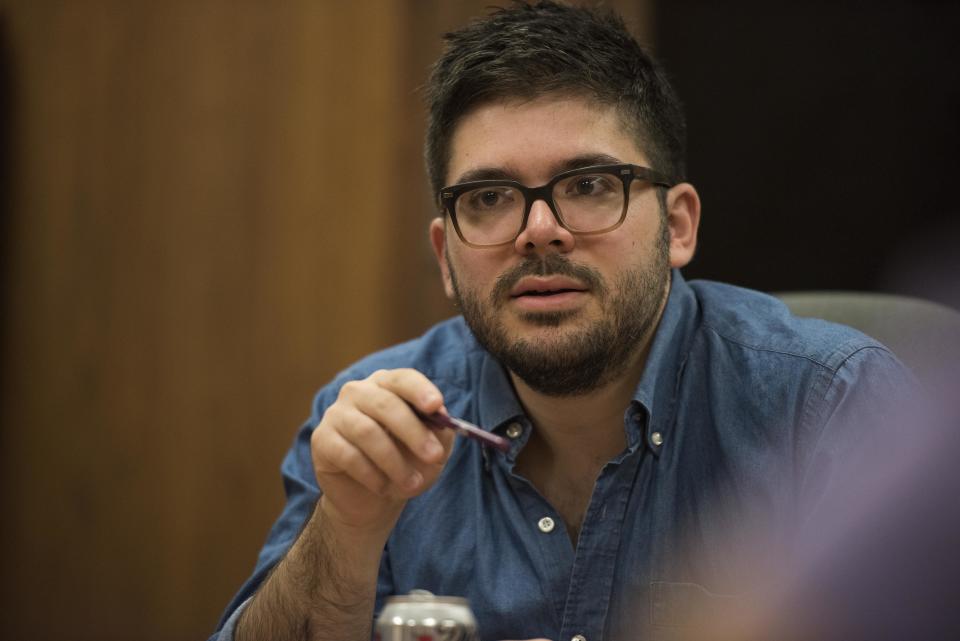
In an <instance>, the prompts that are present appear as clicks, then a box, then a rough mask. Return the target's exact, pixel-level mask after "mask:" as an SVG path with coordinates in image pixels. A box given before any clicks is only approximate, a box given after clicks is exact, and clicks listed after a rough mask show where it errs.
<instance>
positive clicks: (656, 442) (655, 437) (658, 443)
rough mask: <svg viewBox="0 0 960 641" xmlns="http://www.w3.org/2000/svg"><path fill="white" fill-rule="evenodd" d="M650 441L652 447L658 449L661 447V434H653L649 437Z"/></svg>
mask: <svg viewBox="0 0 960 641" xmlns="http://www.w3.org/2000/svg"><path fill="white" fill-rule="evenodd" d="M650 440H651V441H653V444H654V445H656V446H657V447H660V446H661V445H663V434H661V433H660V432H654V433H653V434H651V435H650Z"/></svg>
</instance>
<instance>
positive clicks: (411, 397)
mask: <svg viewBox="0 0 960 641" xmlns="http://www.w3.org/2000/svg"><path fill="white" fill-rule="evenodd" d="M370 380H371V381H373V382H374V383H376V384H377V385H379V386H380V387H382V388H384V389H386V390H389V391H390V392H393V393H394V394H396V395H397V396H399V397H400V398H402V399H403V400H405V401H406V402H407V403H409V404H410V405H412V406H413V407H414V408H415V409H417V410H419V411H420V412H422V413H424V414H433V413H434V412H437V411H439V410H440V408H442V407H443V394H442V393H441V392H440V390H439V389H438V388H437V386H436V385H434V384H433V381H431V380H430V379H429V378H427V377H426V376H425V375H424V374H423V372H420V371H417V370H415V369H409V368H405V369H391V370H379V371H376V372H374V373H373V374H371V375H370Z"/></svg>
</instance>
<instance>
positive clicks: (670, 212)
mask: <svg viewBox="0 0 960 641" xmlns="http://www.w3.org/2000/svg"><path fill="white" fill-rule="evenodd" d="M667 226H668V227H669V229H670V266H671V267H684V266H685V265H687V263H689V262H690V261H691V260H693V254H694V253H695V252H696V250H697V230H698V229H699V228H700V196H699V195H698V194H697V190H696V189H694V187H693V185H691V184H690V183H680V184H679V185H674V186H673V187H671V188H670V190H669V191H668V192H667Z"/></svg>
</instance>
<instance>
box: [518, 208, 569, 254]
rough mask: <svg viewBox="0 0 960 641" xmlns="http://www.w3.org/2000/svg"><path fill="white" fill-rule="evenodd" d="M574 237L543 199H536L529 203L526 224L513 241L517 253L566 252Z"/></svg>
mask: <svg viewBox="0 0 960 641" xmlns="http://www.w3.org/2000/svg"><path fill="white" fill-rule="evenodd" d="M574 243H575V237H574V235H573V234H572V233H570V231H569V230H567V229H565V228H564V227H563V226H562V225H561V224H560V220H559V219H558V218H557V216H556V214H554V212H553V210H552V209H550V205H548V204H547V202H546V201H545V200H542V199H537V200H535V201H533V203H532V204H531V205H530V213H529V214H528V215H527V224H526V226H525V227H524V228H523V231H521V232H520V235H519V236H517V239H516V240H515V241H514V246H515V248H516V250H517V252H518V253H521V254H532V253H537V252H541V253H546V252H548V251H555V252H558V253H561V254H562V253H566V252H569V251H570V250H572V249H573V246H574Z"/></svg>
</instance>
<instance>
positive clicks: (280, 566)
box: [220, 2, 909, 641]
mask: <svg viewBox="0 0 960 641" xmlns="http://www.w3.org/2000/svg"><path fill="white" fill-rule="evenodd" d="M447 38H448V48H447V50H446V52H445V53H444V55H443V57H442V58H441V59H440V60H439V61H438V62H437V64H436V65H435V67H434V71H433V74H432V77H431V80H430V85H429V92H428V98H429V103H430V125H429V131H428V134H427V145H426V150H427V163H428V170H429V173H430V179H431V181H432V185H433V188H434V190H435V192H436V193H437V197H438V203H439V205H440V207H441V209H442V211H441V215H440V217H438V218H436V219H435V220H433V221H432V223H431V224H430V229H429V234H430V240H431V242H432V245H433V249H434V251H435V253H436V256H437V260H438V263H439V265H440V271H441V273H442V277H443V283H444V287H445V289H446V293H447V295H448V296H451V297H452V298H453V299H454V300H455V301H456V302H457V304H458V305H459V307H460V309H461V310H462V312H463V317H462V318H456V319H452V320H450V321H447V322H444V323H441V324H440V325H438V326H436V327H434V328H432V329H431V330H430V331H428V332H427V333H426V334H425V335H424V336H422V337H421V338H419V339H417V340H414V341H412V342H410V343H406V344H404V345H400V346H397V347H394V348H392V349H388V350H386V351H384V352H381V353H379V354H375V355H373V356H370V357H368V358H367V359H365V360H363V361H361V362H360V363H358V364H356V365H354V366H352V367H351V368H349V369H347V370H346V371H345V372H343V373H342V374H340V375H339V376H338V377H337V378H336V380H335V381H333V382H332V383H331V384H330V385H328V386H327V387H325V388H324V389H322V390H321V391H320V393H319V394H318V396H317V397H316V400H315V403H314V408H313V415H312V417H311V419H310V420H309V421H308V422H307V424H306V425H305V426H304V427H303V428H302V430H301V431H300V433H299V436H298V438H297V440H296V442H295V444H294V446H293V448H292V450H291V451H290V453H289V454H288V456H287V457H286V459H285V460H284V463H283V473H284V480H285V487H286V490H287V496H288V502H287V506H286V508H285V510H284V512H283V514H282V515H281V517H280V519H279V520H278V521H277V523H276V525H275V526H274V528H273V530H272V532H271V533H270V537H269V539H268V541H267V543H266V545H265V546H264V548H263V550H262V552H261V555H260V559H259V562H258V564H257V567H256V570H255V572H254V575H253V576H252V577H251V579H250V580H249V581H248V583H247V584H246V585H245V586H244V587H243V588H242V590H241V591H240V593H239V594H238V595H237V597H236V598H235V599H234V601H233V603H232V604H231V605H230V606H229V608H228V611H227V613H226V615H225V621H224V622H222V624H221V625H222V629H221V631H220V638H235V639H272V640H275V641H279V640H283V639H337V640H340V641H349V640H360V639H368V638H369V637H370V634H371V625H372V621H373V619H374V617H375V616H376V613H377V612H379V610H380V608H381V607H382V606H383V604H384V600H385V598H386V597H387V596H389V595H391V594H404V593H407V592H409V591H410V590H411V589H415V588H421V589H427V590H430V591H432V592H434V593H436V594H443V595H459V596H465V597H467V598H468V599H469V601H470V605H471V607H472V609H473V611H474V613H475V614H476V616H477V619H478V623H479V628H480V632H481V636H482V638H483V639H484V640H485V641H486V640H495V639H506V638H510V639H518V638H530V637H548V638H550V639H577V640H580V641H582V640H583V639H587V640H588V641H599V640H600V639H608V640H610V639H626V638H630V639H633V638H660V637H662V635H663V634H664V633H665V632H664V631H666V630H670V629H673V628H674V626H676V625H678V624H680V623H683V621H681V620H680V619H681V618H682V616H683V613H685V612H687V611H688V608H691V607H692V608H700V607H706V608H708V609H709V608H711V607H713V603H714V602H716V603H718V604H722V603H724V602H725V601H724V599H725V597H723V596H719V595H717V596H714V593H721V592H724V591H728V590H729V589H732V588H733V587H736V586H735V585H733V584H732V583H729V582H728V580H729V579H730V578H731V576H730V574H729V573H728V572H727V570H728V569H729V570H731V571H732V572H736V568H728V567H726V565H727V564H731V565H735V564H734V560H739V557H738V556H737V549H736V546H735V545H734V544H735V543H736V542H737V540H738V537H739V534H740V532H739V528H748V527H751V526H752V525H754V524H757V525H758V526H759V524H761V523H762V524H763V525H764V526H766V525H767V524H769V523H773V524H775V525H774V526H773V527H781V526H783V527H785V528H789V524H790V523H791V515H792V514H793V513H794V510H795V508H797V507H798V506H800V505H802V504H803V503H804V502H805V501H810V500H815V499H816V497H817V496H818V494H819V493H822V492H823V491H824V490H823V488H824V487H826V486H828V484H829V478H830V473H831V469H832V468H833V466H835V464H836V461H838V460H842V457H843V456H844V455H845V452H846V451H847V450H848V448H849V447H850V445H851V443H852V442H853V441H854V438H853V437H851V436H850V435H849V434H848V432H849V430H846V419H847V418H848V417H849V416H851V415H854V413H855V412H856V411H857V410H858V408H860V407H862V406H864V405H867V406H869V405H870V404H872V403H873V401H874V400H875V399H881V398H884V397H885V396H889V395H890V394H891V391H892V390H895V389H897V387H898V386H900V385H901V384H904V382H905V381H908V380H909V375H908V374H907V373H906V372H905V371H904V370H903V369H902V367H901V366H900V365H899V364H898V362H897V361H896V359H895V358H894V357H893V356H892V355H891V354H890V353H889V352H888V351H886V350H885V349H884V348H882V347H881V346H879V345H878V344H876V343H875V342H873V341H871V340H870V339H868V338H867V337H865V336H863V335H861V334H858V333H856V332H854V331H852V330H848V329H846V328H841V327H837V326H833V325H828V324H826V323H821V322H817V321H801V320H799V319H796V318H793V317H791V316H790V315H789V313H788V312H787V310H786V309H785V307H783V306H782V305H781V304H780V303H778V302H777V301H776V300H775V299H772V298H770V297H767V296H764V295H761V294H758V293H755V292H750V291H746V290H742V289H738V288H734V287H730V286H725V285H720V284H716V283H705V282H704V283H686V282H685V281H684V279H683V278H682V276H681V275H680V272H679V271H678V269H679V268H681V267H683V266H684V265H686V264H687V263H688V262H689V261H690V260H691V258H692V257H693V254H694V250H695V248H696V239H697V228H698V225H699V222H700V200H699V198H698V195H697V192H696V190H695V189H694V187H693V186H692V185H691V184H690V183H687V182H684V181H683V180H682V178H680V177H682V176H683V174H684V160H683V153H684V152H683V148H684V142H685V141H684V139H685V133H684V132H685V124H684V120H683V115H682V113H681V109H680V107H679V103H678V100H677V98H676V96H675V94H674V92H673V90H672V88H671V87H670V85H669V84H668V82H667V81H666V79H665V76H664V74H663V73H662V71H661V70H660V69H659V67H658V66H657V65H656V64H655V63H654V62H653V61H652V60H651V59H650V58H649V57H648V56H647V55H646V54H645V53H644V52H643V50H642V49H641V48H640V47H639V45H638V44H637V43H636V42H635V40H634V39H633V38H632V37H630V35H629V34H628V33H627V31H626V29H625V28H624V26H623V24H622V22H621V21H620V20H619V19H618V18H616V17H615V16H612V15H608V14H604V13H597V12H592V11H588V10H585V9H580V8H570V7H566V6H562V5H557V4H554V3H550V2H543V3H539V4H537V5H535V6H527V5H516V6H513V7H512V8H510V9H507V10H501V11H496V12H494V13H493V14H491V15H490V16H489V17H487V18H486V19H483V20H480V21H478V22H475V23H473V24H471V25H469V26H467V27H466V28H464V29H463V30H461V31H458V32H456V33H453V34H451V35H449V36H448V37H447ZM541 186H542V187H541ZM744 188H747V187H744ZM435 412H444V413H448V414H449V415H451V416H457V417H462V418H464V419H466V420H469V421H471V422H474V423H476V424H478V425H480V426H482V428H483V429H486V430H490V431H492V432H494V433H496V434H499V435H501V436H504V437H505V438H507V439H509V441H510V449H509V451H508V452H506V453H501V452H497V451H493V450H490V449H485V448H483V447H481V446H480V445H479V444H478V443H477V442H473V441H468V440H464V439H456V440H455V439H454V437H453V435H452V433H451V432H449V431H447V430H432V429H429V428H428V427H427V426H426V425H425V424H424V422H423V421H422V420H421V419H420V418H419V417H418V413H420V414H422V415H429V414H432V413H435ZM321 488H322V489H321ZM753 517H757V520H756V521H754V520H752V519H753ZM781 517H782V518H781ZM703 604H706V605H705V606H704V605H703ZM649 635H654V636H649ZM656 635H660V637H658V636H656Z"/></svg>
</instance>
